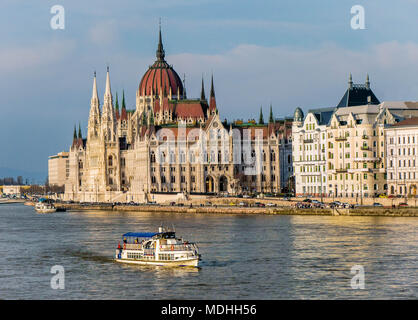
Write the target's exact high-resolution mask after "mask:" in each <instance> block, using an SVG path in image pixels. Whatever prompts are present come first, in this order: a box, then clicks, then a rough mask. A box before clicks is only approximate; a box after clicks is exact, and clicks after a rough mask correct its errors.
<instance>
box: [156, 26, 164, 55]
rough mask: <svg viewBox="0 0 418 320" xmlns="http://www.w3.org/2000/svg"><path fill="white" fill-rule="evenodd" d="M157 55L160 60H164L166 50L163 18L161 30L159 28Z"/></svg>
mask: <svg viewBox="0 0 418 320" xmlns="http://www.w3.org/2000/svg"><path fill="white" fill-rule="evenodd" d="M156 56H157V60H158V61H164V58H165V52H164V47H163V40H162V37H161V20H160V30H159V38H158V47H157V52H156Z"/></svg>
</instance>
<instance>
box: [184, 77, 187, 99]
mask: <svg viewBox="0 0 418 320" xmlns="http://www.w3.org/2000/svg"><path fill="white" fill-rule="evenodd" d="M183 99H187V94H186V74H185V73H184V74H183Z"/></svg>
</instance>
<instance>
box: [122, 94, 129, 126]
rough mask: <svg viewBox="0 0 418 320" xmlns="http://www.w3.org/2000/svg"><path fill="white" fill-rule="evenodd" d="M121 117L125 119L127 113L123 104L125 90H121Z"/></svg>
mask: <svg viewBox="0 0 418 320" xmlns="http://www.w3.org/2000/svg"><path fill="white" fill-rule="evenodd" d="M120 117H121V119H122V120H127V119H128V115H127V113H126V105H125V90H123V91H122V111H121V116H120Z"/></svg>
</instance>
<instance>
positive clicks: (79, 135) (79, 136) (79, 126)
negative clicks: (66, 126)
mask: <svg viewBox="0 0 418 320" xmlns="http://www.w3.org/2000/svg"><path fill="white" fill-rule="evenodd" d="M78 139H83V135H82V134H81V125H80V123H78Z"/></svg>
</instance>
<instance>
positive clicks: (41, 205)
mask: <svg viewBox="0 0 418 320" xmlns="http://www.w3.org/2000/svg"><path fill="white" fill-rule="evenodd" d="M35 210H36V212H38V213H54V212H55V211H57V209H55V207H54V205H53V204H52V203H47V202H38V203H37V204H36V205H35Z"/></svg>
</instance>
